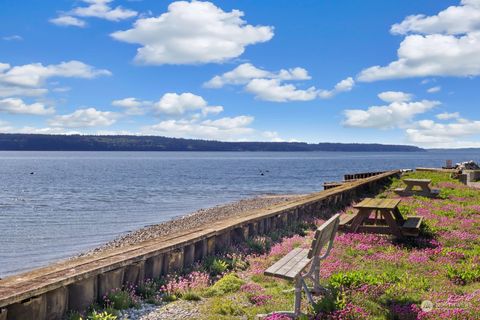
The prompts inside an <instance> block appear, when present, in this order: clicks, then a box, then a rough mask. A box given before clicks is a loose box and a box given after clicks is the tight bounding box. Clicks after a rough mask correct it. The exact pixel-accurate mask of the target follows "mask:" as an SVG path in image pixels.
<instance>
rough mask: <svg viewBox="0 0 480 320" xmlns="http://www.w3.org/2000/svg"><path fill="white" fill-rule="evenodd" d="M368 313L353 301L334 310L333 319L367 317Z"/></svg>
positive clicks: (345, 319)
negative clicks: (340, 308)
mask: <svg viewBox="0 0 480 320" xmlns="http://www.w3.org/2000/svg"><path fill="white" fill-rule="evenodd" d="M367 317H368V313H367V312H366V311H365V310H364V309H362V308H361V307H359V306H356V305H354V304H353V303H347V305H346V306H345V308H343V309H342V310H337V311H334V312H333V313H332V315H331V317H330V318H331V319H335V320H350V319H352V320H353V319H366V318H367Z"/></svg>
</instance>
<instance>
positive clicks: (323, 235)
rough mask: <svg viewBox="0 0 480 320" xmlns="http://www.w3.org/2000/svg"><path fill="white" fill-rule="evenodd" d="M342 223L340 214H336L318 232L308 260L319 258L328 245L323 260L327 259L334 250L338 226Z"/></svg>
mask: <svg viewBox="0 0 480 320" xmlns="http://www.w3.org/2000/svg"><path fill="white" fill-rule="evenodd" d="M339 223H340V214H338V213H337V214H336V215H334V216H333V217H331V218H330V219H328V220H327V221H326V222H325V223H324V224H322V225H321V226H320V227H319V228H318V229H317V230H316V231H315V236H314V238H313V241H312V246H311V247H310V251H309V252H308V258H309V259H312V258H313V257H315V256H319V255H320V253H321V252H322V249H323V248H324V247H325V246H326V245H328V247H327V250H326V252H325V253H324V254H323V255H322V257H321V259H323V258H325V257H326V256H327V255H328V254H329V253H330V250H331V249H332V246H333V240H334V239H335V235H336V233H337V229H338V224H339Z"/></svg>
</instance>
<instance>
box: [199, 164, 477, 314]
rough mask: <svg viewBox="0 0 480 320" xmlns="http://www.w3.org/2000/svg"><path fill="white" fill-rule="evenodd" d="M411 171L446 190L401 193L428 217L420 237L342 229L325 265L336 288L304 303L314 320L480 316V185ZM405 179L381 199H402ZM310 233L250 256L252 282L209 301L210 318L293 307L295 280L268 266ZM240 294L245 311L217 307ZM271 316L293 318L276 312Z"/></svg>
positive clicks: (409, 211) (327, 280)
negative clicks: (429, 194) (271, 273)
mask: <svg viewBox="0 0 480 320" xmlns="http://www.w3.org/2000/svg"><path fill="white" fill-rule="evenodd" d="M406 177H409V178H428V179H431V180H432V183H433V184H434V185H435V186H436V187H439V188H441V192H440V196H439V197H438V198H436V199H430V198H424V197H417V196H414V197H404V198H402V202H401V204H400V211H401V212H402V214H403V215H404V216H408V215H420V216H423V217H424V218H425V224H424V225H422V232H421V235H420V237H418V238H416V239H407V240H402V241H399V240H395V239H393V238H391V237H389V236H382V235H372V234H356V233H339V234H338V235H337V238H336V241H335V246H334V249H333V251H332V253H331V255H330V256H329V257H328V258H327V259H326V260H325V261H324V262H322V264H321V277H322V283H323V285H325V286H328V287H330V288H331V289H332V291H333V292H334V293H333V294H332V296H330V297H323V298H322V297H318V302H317V305H316V306H314V307H313V308H310V307H308V305H307V304H306V303H304V307H305V312H306V313H307V314H308V315H309V316H308V317H307V318H309V319H402V320H403V319H480V231H479V230H480V229H479V227H480V210H479V209H480V190H475V189H471V188H468V187H466V186H464V185H461V184H460V183H458V182H457V181H455V180H453V179H451V178H449V177H448V176H447V175H443V174H436V173H420V172H418V173H411V174H408V175H406V176H404V178H406ZM401 185H402V182H401V180H395V181H393V182H392V184H391V186H390V187H389V190H387V191H385V192H383V193H382V194H380V195H378V197H388V198H397V197H398V196H397V195H396V194H395V193H393V192H392V191H391V190H393V189H394V188H397V187H399V186H401ZM350 210H352V209H351V208H347V209H346V210H345V211H350ZM316 223H317V225H320V224H321V223H322V221H316ZM311 238H312V231H307V232H306V234H304V235H302V236H300V235H294V236H289V237H286V238H283V239H282V240H281V241H280V242H278V243H276V244H273V245H271V247H270V249H269V251H268V252H264V253H262V254H255V255H247V256H246V258H245V259H246V260H247V261H248V265H249V267H248V268H247V269H246V270H244V271H240V272H238V275H239V277H241V278H242V279H243V280H244V282H245V284H243V286H242V287H241V288H242V289H240V290H239V291H238V292H234V293H231V294H229V295H226V296H223V297H221V298H218V297H217V298H216V299H213V300H211V301H209V303H207V307H206V309H205V318H206V319H231V318H239V319H240V318H247V319H253V318H254V316H255V315H256V314H259V313H269V312H273V311H275V310H277V311H278V310H291V308H292V303H293V293H291V292H284V290H285V289H291V288H292V284H291V283H288V282H286V281H282V280H278V279H275V278H269V277H265V276H264V275H263V271H264V270H265V269H266V268H268V267H269V266H270V265H271V264H273V263H274V262H275V261H277V260H278V259H280V258H281V257H283V256H284V255H285V254H287V253H288V252H289V251H290V250H292V249H293V248H296V247H308V246H309V245H310V241H311ZM233 296H235V297H236V298H237V301H242V302H241V303H237V305H236V308H237V309H238V310H236V311H235V312H232V314H213V313H212V311H211V310H214V309H215V308H212V305H213V304H216V305H218V304H222V303H225V302H226V301H227V300H229V299H232V297H233ZM242 296H243V297H242ZM252 296H259V297H268V298H265V299H264V300H263V301H261V303H256V301H257V300H255V299H248V297H252ZM239 298H240V299H239ZM260 299H261V298H260ZM239 310H240V311H239ZM234 313H238V314H239V315H234ZM240 314H241V315H240ZM267 319H287V318H286V317H284V316H281V315H273V316H271V317H269V318H267Z"/></svg>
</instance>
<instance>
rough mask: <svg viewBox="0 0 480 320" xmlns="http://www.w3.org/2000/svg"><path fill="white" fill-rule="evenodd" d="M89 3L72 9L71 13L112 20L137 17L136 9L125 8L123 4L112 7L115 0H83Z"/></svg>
mask: <svg viewBox="0 0 480 320" xmlns="http://www.w3.org/2000/svg"><path fill="white" fill-rule="evenodd" d="M83 2H85V3H87V4H89V5H88V6H87V7H77V8H75V9H73V10H72V11H71V14H73V15H76V16H79V17H95V18H100V19H105V20H110V21H120V20H124V19H128V18H133V17H135V16H136V15H137V14H138V13H137V12H136V11H133V10H130V9H125V8H123V7H121V6H117V7H115V8H112V7H111V6H110V5H109V3H111V2H113V0H83Z"/></svg>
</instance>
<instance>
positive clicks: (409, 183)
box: [395, 179, 440, 197]
mask: <svg viewBox="0 0 480 320" xmlns="http://www.w3.org/2000/svg"><path fill="white" fill-rule="evenodd" d="M403 182H404V183H405V185H406V187H405V188H404V189H402V188H397V189H395V192H396V193H397V194H399V195H402V196H405V195H412V194H415V193H418V194H420V195H423V196H427V197H431V196H437V195H438V194H439V192H440V190H439V189H434V188H431V187H430V183H431V182H432V180H430V179H404V180H403ZM415 187H419V188H420V190H419V191H416V190H415V189H414V188H415Z"/></svg>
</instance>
